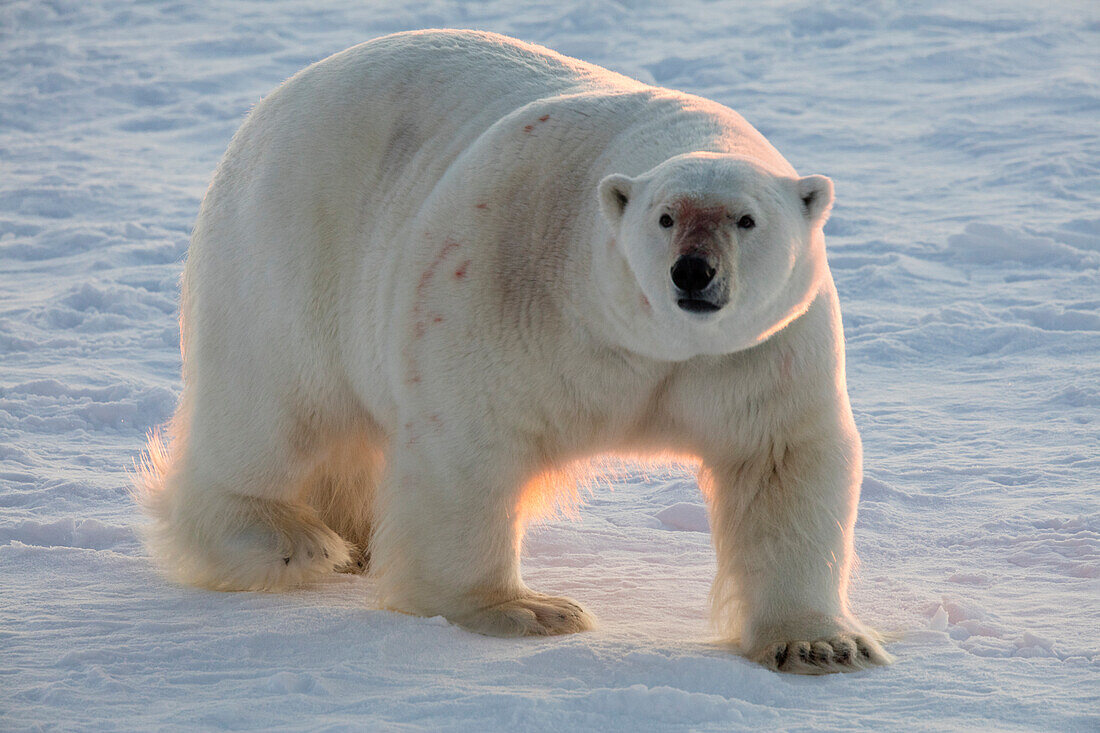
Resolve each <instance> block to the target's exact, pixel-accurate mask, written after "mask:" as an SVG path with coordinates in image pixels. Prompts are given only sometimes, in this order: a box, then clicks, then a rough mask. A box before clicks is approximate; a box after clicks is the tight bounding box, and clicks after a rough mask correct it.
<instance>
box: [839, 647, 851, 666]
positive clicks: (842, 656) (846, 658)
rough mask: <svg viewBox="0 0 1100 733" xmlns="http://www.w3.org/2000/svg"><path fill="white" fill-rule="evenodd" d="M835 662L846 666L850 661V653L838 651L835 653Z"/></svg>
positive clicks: (845, 650)
mask: <svg viewBox="0 0 1100 733" xmlns="http://www.w3.org/2000/svg"><path fill="white" fill-rule="evenodd" d="M836 661H837V662H839V663H840V664H848V663H849V662H850V661H852V653H851V650H849V649H838V650H837V652H836Z"/></svg>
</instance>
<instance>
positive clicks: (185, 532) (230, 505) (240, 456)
mask: <svg viewBox="0 0 1100 733" xmlns="http://www.w3.org/2000/svg"><path fill="white" fill-rule="evenodd" d="M182 422H184V421H183V420H181V419H179V418H178V417H177V420H176V421H175V425H174V426H173V432H174V433H176V440H175V441H174V442H173V444H172V446H171V452H170V453H169V452H167V451H166V450H165V449H164V447H163V446H161V445H160V444H159V441H157V440H154V441H153V442H152V443H151V445H150V450H149V458H150V460H149V461H148V465H147V466H146V468H145V470H143V471H142V475H141V476H140V477H139V486H138V491H139V498H140V501H141V503H142V504H143V505H144V508H145V510H146V512H147V513H148V514H149V515H150V516H151V517H152V519H153V523H152V525H151V526H150V527H149V528H148V529H147V531H146V533H145V534H146V544H147V546H148V547H149V549H150V551H151V553H152V554H153V555H154V557H156V559H157V560H158V561H159V563H160V564H161V566H162V567H163V568H164V569H165V570H166V571H167V572H168V574H169V575H170V576H172V577H173V578H175V579H176V580H179V581H182V582H186V583H191V584H193V585H199V586H203V587H206V588H211V589H214V590H226V591H229V590H268V591H275V590H283V589H286V588H291V587H294V586H298V585H302V584H304V583H307V582H309V581H311V580H314V579H316V578H317V577H319V576H321V575H324V574H327V573H329V572H331V571H332V570H333V568H334V567H338V566H343V565H346V564H348V562H349V561H350V557H351V556H350V553H349V549H348V544H347V542H345V541H344V540H343V539H342V538H341V537H340V536H339V535H337V534H336V533H335V532H333V531H332V530H331V529H330V528H328V527H327V526H325V523H324V522H323V521H322V519H321V518H320V516H319V515H318V513H317V512H316V511H315V510H314V509H313V508H312V507H311V506H309V505H308V504H307V503H305V502H304V501H302V499H301V496H300V494H301V493H302V491H301V490H302V485H301V476H300V475H299V471H300V467H299V465H296V464H294V463H292V462H291V461H290V459H289V458H287V457H288V456H291V455H293V453H294V452H293V450H291V449H290V448H289V447H287V446H284V445H276V444H274V443H275V439H274V438H273V436H271V435H266V434H257V433H256V432H254V433H253V434H251V435H250V434H249V433H248V432H246V431H245V430H244V429H243V426H239V427H240V429H238V430H237V431H236V432H235V433H230V435H232V438H231V439H226V438H222V439H219V435H218V434H217V433H214V432H213V431H208V432H206V433H205V434H200V433H198V432H196V431H195V430H194V427H193V424H192V426H191V429H187V426H186V425H184V429H180V423H182ZM253 424H264V423H262V422H260V421H256V423H253ZM266 424H270V423H266ZM200 448H201V449H200ZM299 463H301V462H299Z"/></svg>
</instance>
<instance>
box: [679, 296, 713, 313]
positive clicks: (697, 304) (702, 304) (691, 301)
mask: <svg viewBox="0 0 1100 733" xmlns="http://www.w3.org/2000/svg"><path fill="white" fill-rule="evenodd" d="M676 305H678V306H680V308H681V309H683V310H686V311H687V312H688V313H713V312H714V311H716V310H720V309H721V308H722V306H721V305H719V304H718V303H714V302H711V301H709V300H706V299H705V298H677V299H676Z"/></svg>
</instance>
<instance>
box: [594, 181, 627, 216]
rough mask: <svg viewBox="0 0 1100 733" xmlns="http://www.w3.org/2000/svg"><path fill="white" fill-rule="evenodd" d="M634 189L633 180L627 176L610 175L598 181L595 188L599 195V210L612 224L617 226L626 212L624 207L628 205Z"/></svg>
mask: <svg viewBox="0 0 1100 733" xmlns="http://www.w3.org/2000/svg"><path fill="white" fill-rule="evenodd" d="M633 187H634V180H633V179H631V178H629V177H628V176H623V175H619V174H618V173H612V174H611V175H610V176H608V177H607V178H605V179H603V180H602V181H600V185H599V186H598V187H597V188H598V190H599V194H600V210H601V211H603V215H604V216H606V217H607V220H608V221H609V222H611V223H612V224H618V223H619V220H620V219H622V218H623V212H624V211H626V205H627V204H628V203H630V193H631V190H632V189H633Z"/></svg>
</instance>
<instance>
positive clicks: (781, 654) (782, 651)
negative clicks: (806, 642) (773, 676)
mask: <svg viewBox="0 0 1100 733" xmlns="http://www.w3.org/2000/svg"><path fill="white" fill-rule="evenodd" d="M786 662H787V646H786V645H783V646H781V647H779V651H777V652H776V653H775V666H776V668H777V669H779V668H782V666H783V665H784V664H785V663H786Z"/></svg>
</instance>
